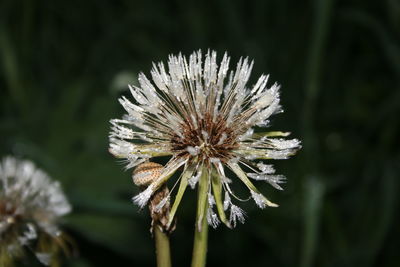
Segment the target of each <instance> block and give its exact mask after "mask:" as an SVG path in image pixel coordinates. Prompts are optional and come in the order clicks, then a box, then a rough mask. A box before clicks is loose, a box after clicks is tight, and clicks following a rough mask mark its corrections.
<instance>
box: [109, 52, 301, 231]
mask: <svg viewBox="0 0 400 267" xmlns="http://www.w3.org/2000/svg"><path fill="white" fill-rule="evenodd" d="M229 62H230V58H229V57H228V56H227V54H226V53H225V54H224V56H223V58H222V61H221V62H220V64H219V65H218V64H217V54H216V52H214V51H211V52H210V51H209V52H207V53H206V55H205V56H204V57H203V55H202V53H201V51H197V52H194V53H193V54H191V55H190V56H189V57H188V58H187V57H184V56H182V55H181V54H179V55H177V56H175V55H170V57H169V60H168V65H167V67H166V66H165V65H164V64H163V63H158V64H153V69H152V70H151V80H152V81H150V79H148V78H147V77H146V76H145V75H144V74H143V73H140V74H139V76H138V81H139V86H133V85H131V86H129V89H130V92H131V94H132V97H133V101H131V100H129V99H128V98H126V97H122V98H120V99H119V101H120V103H121V105H122V106H123V107H124V109H125V110H126V112H127V114H125V115H124V116H123V117H122V119H113V120H111V125H112V127H111V132H110V136H109V137H110V149H109V151H110V152H111V153H112V154H113V155H114V156H115V157H117V158H122V159H125V160H126V162H127V164H126V168H132V167H135V166H138V165H139V164H142V163H143V162H147V161H149V160H150V159H151V158H153V157H157V156H171V158H170V160H169V162H168V163H167V164H166V165H165V166H164V168H163V169H162V170H161V171H160V175H159V176H158V178H157V179H156V180H154V181H152V182H151V183H150V185H149V186H148V188H147V189H146V190H144V191H143V192H142V193H140V194H138V195H137V196H135V197H134V198H133V200H134V202H135V203H136V204H138V205H139V206H140V207H143V206H144V205H146V204H147V202H148V200H149V199H150V197H151V195H152V193H154V192H155V190H157V188H159V187H160V186H161V185H162V184H163V183H165V182H166V181H167V180H168V179H169V177H171V175H172V174H173V173H174V172H175V171H176V170H178V169H179V168H180V167H181V166H184V169H183V172H182V173H181V176H180V178H179V179H180V180H181V181H180V182H181V184H182V186H181V187H180V191H178V195H180V196H181V194H183V192H184V191H185V189H186V185H187V184H190V186H191V187H192V188H194V187H195V186H196V184H197V183H198V181H199V180H200V179H205V180H206V183H207V184H208V188H209V189H208V192H207V193H208V194H209V195H210V196H213V197H209V198H208V199H209V200H208V201H209V203H208V211H207V214H206V215H207V217H208V221H209V224H210V225H212V226H214V227H216V226H217V225H218V224H219V220H221V221H222V222H223V223H225V224H226V225H228V226H231V224H232V225H233V226H235V225H236V222H237V221H239V222H244V212H243V211H242V210H241V209H240V208H239V207H238V206H236V205H234V204H233V201H232V198H231V197H233V199H237V200H241V199H240V198H238V197H237V196H236V195H235V193H234V192H233V190H232V188H231V185H230V184H231V182H233V181H236V180H235V179H230V178H228V177H226V175H225V170H226V168H228V169H230V170H231V171H233V173H235V175H236V176H237V177H238V178H239V180H241V182H243V183H244V184H245V186H246V187H247V188H248V190H249V195H250V197H251V198H253V200H254V201H255V203H256V204H257V205H258V206H259V207H260V208H264V207H266V206H272V207H275V206H277V205H276V204H274V203H272V202H271V201H269V200H268V199H267V198H266V197H265V196H264V195H262V194H261V193H260V192H259V191H258V189H257V188H256V187H255V185H254V184H253V182H252V181H251V180H263V181H266V182H268V183H270V184H271V185H272V186H273V187H275V188H277V189H282V188H281V186H280V185H279V184H281V183H283V182H284V181H285V179H284V177H283V176H281V175H275V174H274V173H275V170H274V168H273V167H272V166H271V165H267V164H264V163H263V162H262V161H263V160H269V159H286V158H288V157H289V156H291V155H293V154H294V153H295V152H296V151H297V150H298V149H299V148H300V141H299V140H297V139H290V140H287V139H284V138H283V137H286V136H287V135H288V133H283V132H263V133H259V132H258V131H257V132H256V133H255V131H254V128H255V127H258V128H263V127H267V126H269V118H270V116H271V115H273V114H276V113H279V112H282V109H281V106H280V104H279V102H280V98H279V88H280V86H279V85H278V84H277V83H274V84H273V85H272V86H270V87H268V86H267V82H268V77H269V76H268V75H261V77H260V78H259V79H258V80H257V82H256V83H255V84H254V85H253V86H251V87H247V86H246V84H247V82H248V80H249V77H250V73H251V70H252V67H253V62H249V60H248V59H247V58H244V59H242V58H241V59H240V60H239V62H238V63H237V65H236V69H235V70H229ZM167 69H168V71H167ZM244 169H246V170H251V171H252V172H251V173H246V172H245V171H244ZM203 177H204V178H203ZM223 195H225V199H222V196H223ZM168 197H169V196H168ZM176 199H177V200H176V201H178V203H176V204H175V205H174V206H178V205H179V201H180V200H179V199H180V197H179V198H178V197H176ZM222 203H223V204H222ZM174 206H173V208H172V209H173V211H172V212H171V216H174ZM214 208H216V210H217V213H218V216H217V215H216V213H215V212H214V210H213V209H214ZM228 209H230V219H229V220H228V219H226V216H225V214H224V211H227V210H228ZM171 220H172V218H171V219H170V221H171Z"/></svg>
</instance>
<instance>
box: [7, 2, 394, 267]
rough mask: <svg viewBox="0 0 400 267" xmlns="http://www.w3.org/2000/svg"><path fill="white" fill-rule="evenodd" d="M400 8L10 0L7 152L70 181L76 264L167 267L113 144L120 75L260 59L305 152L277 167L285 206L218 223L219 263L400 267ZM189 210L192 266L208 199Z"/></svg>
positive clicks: (184, 214)
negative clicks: (158, 66)
mask: <svg viewBox="0 0 400 267" xmlns="http://www.w3.org/2000/svg"><path fill="white" fill-rule="evenodd" d="M399 14H400V5H399V4H398V2H397V1H393V0H387V1H382V2H377V1H372V0H370V1H356V0H351V1H333V0H330V1H316V0H310V1H307V2H296V1H287V0H281V1H262V0H260V1H252V2H245V1H243V2H239V1H225V0H219V1H207V2H197V3H195V2H187V1H182V0H181V1H169V2H165V1H152V2H150V1H147V2H146V1H97V2H95V1H64V2H61V1H21V0H20V1H18V0H17V1H11V0H4V1H2V2H0V112H1V113H0V154H1V155H6V154H9V153H13V154H17V155H19V156H22V157H27V158H30V159H32V160H34V161H35V162H37V163H38V165H40V166H41V167H43V168H44V169H46V170H47V171H48V172H49V173H50V174H51V175H52V176H53V177H54V178H56V179H59V180H60V181H61V182H62V184H63V187H64V188H65V191H66V193H67V194H68V196H69V198H70V199H71V202H72V203H73V205H74V212H73V213H72V214H71V215H70V216H68V217H66V218H65V220H64V226H65V228H66V229H67V231H68V232H69V233H70V235H71V236H73V237H74V238H75V239H76V241H77V243H78V246H79V251H80V257H79V258H76V259H69V260H67V261H66V263H65V266H74V267H76V266H110V265H111V266H119V265H121V266H128V265H131V266H151V265H154V263H155V260H154V258H153V251H152V246H153V244H152V241H151V239H150V234H149V219H148V216H147V211H146V210H143V211H140V212H138V209H137V207H135V206H133V205H132V204H131V203H130V198H131V196H132V195H133V194H135V193H136V192H137V189H136V188H134V186H133V185H132V182H131V179H130V173H129V172H123V171H122V164H120V163H118V161H117V160H115V159H113V158H112V157H111V156H110V155H109V154H108V152H107V146H108V140H107V135H108V131H109V123H108V120H109V119H111V118H116V117H119V116H120V115H121V113H122V112H123V110H122V108H121V107H120V106H119V105H118V102H117V98H118V97H119V96H120V95H121V94H124V95H128V92H127V91H124V90H122V91H121V82H123V83H124V80H125V81H126V80H127V79H128V80H129V79H134V77H135V76H137V73H138V72H139V71H141V70H143V71H144V72H145V73H148V71H149V69H150V67H151V62H152V61H159V60H165V59H166V58H167V55H168V53H176V52H178V51H182V52H183V53H184V54H188V53H190V52H191V51H193V50H196V49H199V48H201V49H203V50H206V49H208V48H211V49H216V50H217V51H218V52H220V53H222V52H223V51H225V50H227V51H228V52H229V53H230V54H231V55H232V56H233V61H236V60H237V59H238V58H239V57H240V56H243V55H248V56H250V57H251V58H253V59H255V69H254V76H253V79H252V82H254V81H255V78H256V76H258V75H259V74H261V73H263V72H267V73H270V74H271V80H277V81H279V82H280V83H281V84H282V102H283V106H284V108H285V111H286V112H285V113H283V114H281V115H279V116H276V117H275V118H274V119H273V126H272V128H271V129H275V130H276V129H279V130H284V131H292V132H293V135H294V136H295V137H298V138H300V139H302V140H303V145H304V149H303V150H302V151H300V153H299V154H298V155H296V156H295V157H294V158H293V159H291V160H287V161H282V162H278V163H277V164H276V165H277V169H278V171H279V173H284V174H285V175H286V176H287V177H288V183H287V184H286V186H285V188H286V189H285V191H283V192H276V191H275V190H273V189H271V188H270V187H268V186H267V185H264V186H262V190H263V192H265V193H266V194H267V195H268V196H269V198H271V199H273V200H275V201H276V202H278V203H279V204H280V207H279V208H278V209H267V210H264V211H261V210H259V209H257V208H256V207H255V205H253V204H252V203H248V204H244V205H245V210H246V211H247V214H248V218H247V222H246V224H245V225H240V226H239V227H238V228H237V229H235V230H228V229H224V228H223V227H220V228H218V229H217V230H212V231H211V232H210V247H209V254H208V257H209V266H225V265H226V266H398V265H399V264H400V260H399V257H398V255H397V254H398V252H397V250H398V247H399V245H400V244H399V238H400V233H399V228H398V227H397V225H398V224H399V223H400V222H399V215H398V213H396V211H397V210H398V208H399V205H398V203H399V201H398V194H399V181H398V178H399V175H398V173H399V171H400V170H399V164H398V162H400V154H399V149H398V148H399V146H400V144H399V136H400V122H399V119H398V114H400V26H399V25H400V24H399V17H400V16H399ZM130 82H131V83H135V81H134V80H132V81H130ZM192 195H195V194H192ZM182 205H183V208H182V209H180V211H179V212H178V217H179V220H178V228H177V231H176V232H175V233H174V235H173V236H172V242H173V261H174V263H175V265H176V266H187V265H188V264H189V261H190V255H191V243H192V239H191V237H192V234H193V233H192V232H193V225H194V211H193V210H192V207H193V205H195V198H194V197H193V196H191V195H190V194H187V195H185V201H184V203H182ZM28 266H29V265H28Z"/></svg>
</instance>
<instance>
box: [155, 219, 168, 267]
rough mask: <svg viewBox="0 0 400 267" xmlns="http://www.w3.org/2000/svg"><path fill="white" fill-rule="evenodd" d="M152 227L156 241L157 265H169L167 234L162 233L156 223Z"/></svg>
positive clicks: (158, 266) (162, 266) (160, 266)
mask: <svg viewBox="0 0 400 267" xmlns="http://www.w3.org/2000/svg"><path fill="white" fill-rule="evenodd" d="M153 229H154V240H155V243H156V255H157V267H171V252H170V248H169V238H168V235H167V234H165V233H163V232H162V231H161V229H160V227H159V226H158V225H155V226H154V228H153Z"/></svg>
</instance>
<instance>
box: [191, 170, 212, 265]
mask: <svg viewBox="0 0 400 267" xmlns="http://www.w3.org/2000/svg"><path fill="white" fill-rule="evenodd" d="M208 180H209V173H208V171H207V170H206V169H203V175H202V177H201V178H200V181H199V196H198V201H197V216H196V228H195V233H194V245H193V257H192V267H204V266H206V255H207V237H208V236H207V235H208V223H207V208H208V202H207V191H208Z"/></svg>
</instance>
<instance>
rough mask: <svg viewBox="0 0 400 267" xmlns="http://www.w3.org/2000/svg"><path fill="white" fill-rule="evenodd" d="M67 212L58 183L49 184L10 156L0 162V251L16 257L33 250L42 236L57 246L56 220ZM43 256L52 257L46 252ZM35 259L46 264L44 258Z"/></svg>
mask: <svg viewBox="0 0 400 267" xmlns="http://www.w3.org/2000/svg"><path fill="white" fill-rule="evenodd" d="M70 211H71V205H70V204H69V202H68V200H67V198H66V197H65V195H64V193H63V192H62V190H61V186H60V183H58V182H56V181H52V180H51V178H50V177H49V176H48V175H47V174H46V173H45V172H43V171H42V170H40V169H38V168H36V166H35V165H34V164H33V163H32V162H30V161H28V160H19V159H16V158H14V157H11V156H8V157H5V158H3V160H2V161H0V240H1V242H0V250H1V251H9V253H10V254H11V255H12V256H13V257H19V256H20V255H21V252H22V247H24V246H27V247H29V248H31V250H33V251H35V248H34V247H33V245H34V243H35V242H39V241H36V240H37V239H38V238H41V237H42V236H44V235H47V236H49V237H50V240H51V242H52V243H54V245H56V244H57V242H59V241H56V239H58V238H59V235H60V230H59V228H58V226H57V222H58V219H59V218H60V217H61V216H63V215H66V214H67V213H69V212H70ZM3 248H4V249H5V250H3ZM42 254H43V255H47V257H48V258H49V259H50V257H51V254H49V253H44V252H43V253H42ZM36 256H37V257H38V259H39V260H40V261H41V262H42V263H44V264H46V263H48V261H46V260H45V258H44V256H43V257H41V255H40V254H38V253H36Z"/></svg>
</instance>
